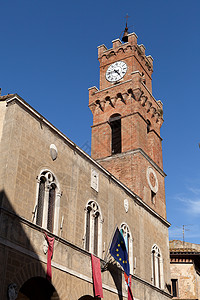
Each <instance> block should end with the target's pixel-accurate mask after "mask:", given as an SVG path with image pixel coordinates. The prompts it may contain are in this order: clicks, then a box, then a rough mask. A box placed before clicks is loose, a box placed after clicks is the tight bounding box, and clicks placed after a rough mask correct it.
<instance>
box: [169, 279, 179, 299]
mask: <svg viewBox="0 0 200 300" xmlns="http://www.w3.org/2000/svg"><path fill="white" fill-rule="evenodd" d="M171 281H172V296H173V297H178V279H172V280H171Z"/></svg>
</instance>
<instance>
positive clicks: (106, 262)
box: [103, 224, 117, 268]
mask: <svg viewBox="0 0 200 300" xmlns="http://www.w3.org/2000/svg"><path fill="white" fill-rule="evenodd" d="M116 229H117V224H115V227H114V230H113V232H112V235H111V239H110V242H109V244H108V247H107V250H106V252H105V256H104V261H105V265H104V267H103V268H105V267H106V265H107V264H108V252H109V249H110V245H111V243H112V240H113V237H114V234H115V231H116Z"/></svg>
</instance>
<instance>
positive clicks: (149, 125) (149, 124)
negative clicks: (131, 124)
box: [147, 120, 151, 133]
mask: <svg viewBox="0 0 200 300" xmlns="http://www.w3.org/2000/svg"><path fill="white" fill-rule="evenodd" d="M150 129H151V122H150V121H149V120H147V133H149V132H150Z"/></svg>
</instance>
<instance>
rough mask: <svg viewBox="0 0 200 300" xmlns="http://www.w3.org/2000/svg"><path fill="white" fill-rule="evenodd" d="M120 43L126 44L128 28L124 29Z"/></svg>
mask: <svg viewBox="0 0 200 300" xmlns="http://www.w3.org/2000/svg"><path fill="white" fill-rule="evenodd" d="M122 41H123V42H124V43H127V42H128V27H127V26H126V27H125V30H124V35H123V37H122Z"/></svg>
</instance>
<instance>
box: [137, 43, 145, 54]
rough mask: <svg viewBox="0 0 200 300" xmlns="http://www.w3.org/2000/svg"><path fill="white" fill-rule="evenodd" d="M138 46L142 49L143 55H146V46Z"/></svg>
mask: <svg viewBox="0 0 200 300" xmlns="http://www.w3.org/2000/svg"><path fill="white" fill-rule="evenodd" d="M138 46H139V47H140V49H141V51H142V53H144V54H145V50H146V48H145V46H144V45H143V44H141V45H138Z"/></svg>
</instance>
